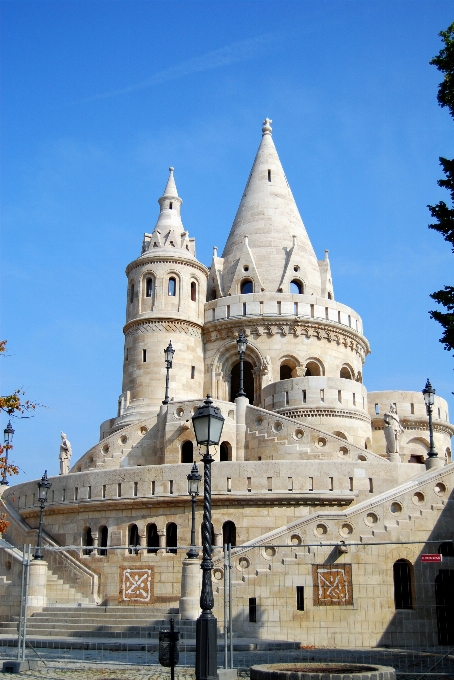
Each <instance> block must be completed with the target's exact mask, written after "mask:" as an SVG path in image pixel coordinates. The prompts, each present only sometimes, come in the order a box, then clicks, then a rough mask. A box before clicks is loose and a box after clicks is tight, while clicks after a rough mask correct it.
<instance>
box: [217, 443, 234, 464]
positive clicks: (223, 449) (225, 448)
mask: <svg viewBox="0 0 454 680" xmlns="http://www.w3.org/2000/svg"><path fill="white" fill-rule="evenodd" d="M219 460H220V461H221V463H223V462H225V461H227V460H232V446H231V444H230V442H222V443H221V446H220V451H219Z"/></svg>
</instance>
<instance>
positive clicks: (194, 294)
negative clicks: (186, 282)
mask: <svg viewBox="0 0 454 680" xmlns="http://www.w3.org/2000/svg"><path fill="white" fill-rule="evenodd" d="M191 300H192V302H195V301H196V300H197V284H196V282H195V281H191Z"/></svg>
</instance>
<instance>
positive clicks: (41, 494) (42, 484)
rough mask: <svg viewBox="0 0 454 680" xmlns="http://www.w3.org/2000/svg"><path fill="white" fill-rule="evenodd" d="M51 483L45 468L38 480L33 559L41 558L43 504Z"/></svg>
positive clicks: (45, 501)
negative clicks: (35, 541)
mask: <svg viewBox="0 0 454 680" xmlns="http://www.w3.org/2000/svg"><path fill="white" fill-rule="evenodd" d="M51 486H52V483H51V482H49V480H48V478H47V470H45V472H44V474H43V476H42V477H41V479H40V480H39V482H38V501H39V506H40V507H39V526H38V543H37V544H36V550H35V553H34V555H33V557H34V558H35V560H42V559H43V551H42V550H41V541H42V538H43V514H44V506H45V505H46V503H47V494H48V492H49V489H50V487H51Z"/></svg>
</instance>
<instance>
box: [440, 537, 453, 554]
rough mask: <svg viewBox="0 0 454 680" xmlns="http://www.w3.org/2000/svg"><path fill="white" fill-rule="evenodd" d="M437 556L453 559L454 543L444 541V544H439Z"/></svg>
mask: <svg viewBox="0 0 454 680" xmlns="http://www.w3.org/2000/svg"><path fill="white" fill-rule="evenodd" d="M438 554H439V555H443V556H444V557H454V543H452V542H451V541H446V543H440V545H439V547H438Z"/></svg>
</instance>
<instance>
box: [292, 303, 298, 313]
mask: <svg viewBox="0 0 454 680" xmlns="http://www.w3.org/2000/svg"><path fill="white" fill-rule="evenodd" d="M293 314H294V315H295V316H298V303H297V302H294V303H293Z"/></svg>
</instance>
